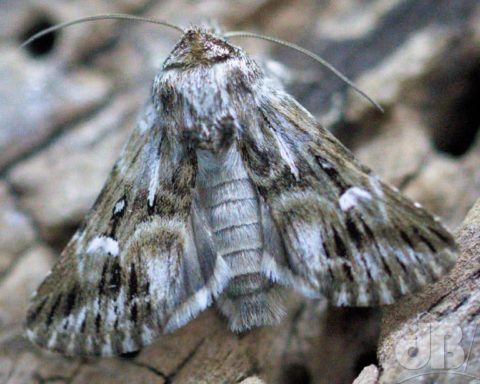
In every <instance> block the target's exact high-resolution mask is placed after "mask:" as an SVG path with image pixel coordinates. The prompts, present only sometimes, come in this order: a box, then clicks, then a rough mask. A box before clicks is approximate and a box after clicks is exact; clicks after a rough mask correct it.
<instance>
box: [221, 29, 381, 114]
mask: <svg viewBox="0 0 480 384" xmlns="http://www.w3.org/2000/svg"><path fill="white" fill-rule="evenodd" d="M224 36H225V37H226V38H231V37H253V38H256V39H260V40H265V41H269V42H271V43H275V44H279V45H283V46H284V47H288V48H292V49H294V50H296V51H298V52H300V53H303V54H304V55H306V56H308V57H310V58H312V59H313V60H315V61H316V62H317V63H320V64H321V65H323V66H324V67H326V68H327V69H329V70H330V71H331V72H333V73H334V74H335V76H337V77H338V78H340V79H341V80H343V81H344V82H345V83H346V84H347V85H348V86H350V87H351V88H353V89H354V90H355V91H356V92H358V93H359V94H360V95H361V96H363V97H364V98H365V99H367V100H368V101H369V102H370V103H371V104H372V105H373V106H375V107H376V108H377V109H378V110H379V111H380V112H382V113H383V112H384V110H383V108H382V107H381V106H380V104H379V103H377V102H376V101H375V100H374V99H373V98H372V97H370V96H368V94H367V93H365V92H364V91H362V90H361V89H360V88H359V87H358V86H357V85H356V84H355V83H354V82H353V81H352V80H350V79H349V78H348V77H347V76H345V75H344V74H343V73H341V72H340V71H339V70H338V69H336V68H335V67H334V66H333V65H332V64H330V63H329V62H328V61H326V60H325V59H322V58H321V57H320V56H318V55H316V54H315V53H313V52H311V51H309V50H308V49H305V48H303V47H301V46H299V45H297V44H294V43H290V42H288V41H285V40H280V39H277V38H275V37H270V36H266V35H260V34H257V33H253V32H243V31H232V32H227V33H225V34H224Z"/></svg>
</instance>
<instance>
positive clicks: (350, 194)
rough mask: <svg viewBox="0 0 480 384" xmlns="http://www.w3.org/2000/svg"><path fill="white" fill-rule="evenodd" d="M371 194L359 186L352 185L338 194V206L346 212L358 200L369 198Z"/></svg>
mask: <svg viewBox="0 0 480 384" xmlns="http://www.w3.org/2000/svg"><path fill="white" fill-rule="evenodd" d="M371 198H372V195H371V194H370V193H368V192H367V191H365V190H364V189H361V188H359V187H352V188H349V189H347V190H346V191H345V192H344V193H343V195H342V196H340V200H339V203H340V208H341V209H342V211H344V212H346V211H348V210H349V209H351V208H353V207H355V206H356V205H357V204H358V201H359V200H371Z"/></svg>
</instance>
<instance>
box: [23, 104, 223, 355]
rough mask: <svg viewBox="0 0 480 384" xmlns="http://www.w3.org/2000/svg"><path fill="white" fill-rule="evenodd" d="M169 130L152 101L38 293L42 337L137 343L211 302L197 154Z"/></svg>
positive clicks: (35, 326)
mask: <svg viewBox="0 0 480 384" xmlns="http://www.w3.org/2000/svg"><path fill="white" fill-rule="evenodd" d="M162 131H163V130H162V128H161V124H160V123H158V121H157V114H156V112H155V110H154V109H153V107H152V106H151V105H148V106H147V108H146V111H145V114H144V119H143V120H142V121H141V122H140V124H139V125H138V127H137V128H136V130H135V131H134V132H133V134H132V136H131V137H130V139H129V141H128V142H127V145H126V147H125V148H124V150H123V152H122V154H121V156H120V158H119V160H118V161H117V163H116V164H115V166H114V168H113V170H112V173H111V175H110V177H109V179H108V181H107V183H106V185H105V187H104V189H103V190H102V192H101V194H100V196H99V197H98V199H97V201H96V203H95V205H94V207H93V208H92V210H91V212H90V214H89V215H88V217H87V219H86V221H85V223H86V224H85V225H84V226H82V227H81V228H80V229H79V230H78V231H77V233H76V234H75V235H74V236H73V238H72V239H71V241H70V242H69V244H68V245H67V247H66V248H65V250H64V251H63V253H62V255H61V257H60V260H59V261H58V262H57V264H56V265H55V266H54V267H53V270H52V272H51V274H50V275H49V276H48V277H47V278H46V279H45V281H44V282H43V283H42V284H41V286H40V288H39V289H38V291H37V293H36V295H35V296H34V298H33V302H32V304H31V307H30V309H29V312H28V315H27V334H28V336H29V338H30V339H31V340H32V341H34V342H35V343H37V344H39V345H41V346H43V347H46V348H48V349H51V350H55V351H60V352H63V353H65V354H71V355H112V354H119V353H125V352H130V351H134V350H137V349H139V348H140V347H142V346H143V345H146V344H149V343H151V342H152V340H153V339H154V337H155V336H156V335H157V334H159V333H160V332H162V331H165V330H166V329H168V330H173V329H175V328H176V327H178V326H180V325H182V324H183V323H185V322H187V321H188V320H189V319H190V318H192V317H193V316H195V315H196V314H197V313H198V312H199V311H200V310H202V309H204V308H205V307H206V306H207V305H208V304H209V303H210V302H211V300H212V298H211V296H212V295H211V294H212V292H213V291H215V289H216V284H217V283H218V281H215V279H213V278H212V275H213V270H214V268H215V265H214V264H215V255H214V252H213V250H212V247H210V246H209V244H208V243H207V244H203V245H202V248H203V249H202V251H203V253H202V255H200V256H201V259H199V258H198V256H199V255H197V252H196V246H195V242H194V238H193V237H194V235H193V231H192V226H193V225H194V224H193V222H194V221H198V220H201V218H199V217H197V215H196V210H195V206H194V205H192V192H191V190H192V188H193V186H194V184H195V172H196V160H195V157H194V154H192V153H190V152H189V151H187V150H186V149H185V148H184V147H183V146H182V145H180V144H178V143H174V142H172V141H171V140H169V139H167V137H166V136H165V135H164V134H163V132H162ZM191 212H192V213H193V214H192V215H191ZM197 227H198V228H200V229H201V225H198V223H197ZM204 243H205V241H204Z"/></svg>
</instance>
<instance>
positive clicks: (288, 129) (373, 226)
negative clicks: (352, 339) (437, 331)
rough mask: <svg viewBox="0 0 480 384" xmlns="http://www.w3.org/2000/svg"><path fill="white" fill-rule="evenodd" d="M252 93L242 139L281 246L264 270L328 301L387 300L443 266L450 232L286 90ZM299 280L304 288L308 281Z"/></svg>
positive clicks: (450, 258) (448, 260) (449, 252)
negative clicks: (253, 109)
mask: <svg viewBox="0 0 480 384" xmlns="http://www.w3.org/2000/svg"><path fill="white" fill-rule="evenodd" d="M268 95H269V97H268V98H266V97H265V98H263V99H259V100H258V105H259V113H258V116H256V117H252V120H251V125H250V126H248V127H246V128H245V130H244V132H243V134H242V136H241V137H240V139H239V145H240V148H241V151H242V157H243V160H244V162H245V165H246V168H247V170H248V172H249V175H250V177H251V179H252V181H253V183H254V184H255V185H256V186H257V188H258V190H259V193H260V195H261V196H262V197H263V199H264V200H265V202H266V205H267V206H268V208H269V210H270V213H271V216H272V218H273V220H274V222H275V224H276V226H277V228H278V231H279V233H280V235H281V238H282V240H283V243H284V246H285V249H286V260H285V261H284V262H283V264H285V265H284V266H281V265H280V264H279V263H278V260H277V263H275V264H271V263H270V270H268V266H267V270H266V271H265V273H266V274H267V275H269V276H271V278H274V279H277V280H279V281H280V282H283V283H284V284H294V285H295V286H297V284H295V282H294V281H292V277H291V276H292V274H293V276H297V277H301V278H302V279H301V280H300V281H303V280H305V279H306V280H307V281H308V282H309V283H310V284H311V286H313V287H315V290H316V291H317V293H320V294H321V295H324V296H326V297H328V298H329V299H330V300H331V302H332V303H333V304H334V305H358V306H366V305H375V304H388V303H392V302H393V301H394V300H395V299H396V298H398V297H399V296H401V295H403V294H406V293H409V292H413V291H415V290H417V289H418V288H419V287H421V286H422V285H424V284H426V283H429V282H432V281H434V280H436V279H438V278H439V276H441V275H442V274H444V273H445V272H446V271H448V270H449V269H450V268H451V267H452V266H453V265H454V263H455V254H456V248H455V244H454V241H453V239H452V236H451V235H450V234H449V233H448V232H447V231H446V230H445V229H444V228H443V227H442V225H441V224H440V223H439V222H438V221H437V220H436V219H434V218H433V217H432V216H431V215H430V214H429V213H428V212H426V211H425V210H424V209H422V208H421V207H420V206H418V205H416V204H413V203H412V202H410V201H409V200H407V199H406V198H404V197H403V196H402V195H401V194H400V193H399V192H398V191H396V190H394V189H393V188H392V187H390V186H388V185H386V184H384V183H382V182H381V181H379V179H378V178H377V177H376V176H374V175H373V174H372V173H371V172H370V170H368V169H367V168H366V167H364V166H362V165H360V164H359V163H358V162H357V161H356V160H355V159H354V158H353V156H352V154H351V153H350V152H349V151H348V150H347V149H346V148H345V147H344V146H343V145H342V144H341V143H340V142H338V141H337V140H336V139H335V138H334V137H333V136H332V135H331V134H330V133H329V132H328V131H327V130H325V129H324V128H322V127H321V126H320V125H319V124H318V123H317V122H316V121H315V119H314V118H313V117H312V116H311V115H310V114H309V113H308V112H307V111H306V110H305V109H304V108H303V107H302V106H300V105H299V104H298V103H297V102H296V101H294V100H293V99H292V98H291V97H290V96H288V95H286V94H284V93H282V92H276V91H274V90H271V91H269V92H268ZM301 286H304V284H303V285H302V284H301Z"/></svg>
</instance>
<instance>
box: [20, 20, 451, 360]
mask: <svg viewBox="0 0 480 384" xmlns="http://www.w3.org/2000/svg"><path fill="white" fill-rule="evenodd" d="M272 84H273V83H272V82H270V81H266V79H265V76H264V74H263V73H262V71H261V69H260V68H259V67H258V66H257V65H256V64H255V62H254V61H253V60H251V59H250V58H249V57H248V56H247V55H246V54H245V53H244V52H243V51H242V50H241V49H240V48H238V47H235V46H233V45H231V44H230V43H229V42H227V41H226V40H224V39H223V38H222V37H221V36H218V35H215V34H213V33H211V32H208V31H206V30H202V29H199V28H192V29H190V30H188V31H187V32H185V34H184V36H183V37H182V39H181V40H180V42H179V43H178V44H177V45H176V46H175V48H174V49H173V51H172V53H171V54H170V56H169V57H168V58H167V60H166V61H165V63H164V65H163V67H162V69H161V71H160V72H159V74H158V75H157V77H156V79H155V81H154V84H153V89H152V102H151V103H149V104H148V105H147V107H146V109H145V112H144V114H143V119H142V120H141V122H140V123H139V124H138V126H137V128H136V129H135V130H134V132H133V134H132V136H131V137H130V139H129V141H128V142H127V144H126V146H125V148H124V150H123V152H122V153H121V155H120V158H119V160H118V161H117V163H116V164H115V167H114V169H113V170H112V173H111V175H110V177H109V179H108V181H107V183H106V185H105V187H104V189H103V191H102V192H101V194H100V196H99V197H98V199H97V202H96V203H95V205H94V206H93V208H92V210H91V212H90V214H89V215H88V217H87V220H86V222H85V225H83V226H82V227H81V228H80V229H79V230H78V231H77V233H76V234H75V236H74V237H73V238H72V239H71V241H70V242H69V244H68V245H67V247H66V248H65V250H64V251H63V253H62V255H61V260H60V261H59V262H58V263H57V264H56V265H55V266H54V268H53V270H52V273H51V274H50V275H49V276H48V277H47V278H46V279H45V281H44V282H43V283H42V285H41V286H40V288H39V289H38V292H37V294H36V296H35V297H34V299H33V302H32V305H31V307H30V310H29V312H28V316H27V333H28V336H29V337H30V339H31V340H33V341H34V342H35V343H37V344H39V345H41V346H43V347H46V348H48V349H51V350H55V351H61V352H63V353H66V354H72V355H111V354H119V353H125V352H130V351H134V350H137V349H139V348H141V347H142V346H144V345H147V344H149V343H151V342H152V341H153V340H154V338H155V337H156V336H158V335H159V334H161V333H164V332H169V331H173V330H175V329H177V328H178V327H180V326H182V325H184V324H185V323H187V322H188V321H189V320H191V319H192V318H194V317H195V316H196V315H197V314H198V313H199V312H200V311H202V310H204V309H205V308H207V307H208V306H209V305H210V304H212V303H213V302H215V304H216V306H217V307H218V308H219V310H220V311H221V313H222V314H223V315H224V316H225V317H226V318H227V319H228V322H229V326H230V328H231V329H232V330H234V331H244V330H248V329H250V328H252V327H256V326H262V325H268V324H274V323H276V322H278V321H279V320H280V319H281V318H282V316H283V314H284V312H283V307H282V299H281V292H282V289H283V288H284V287H290V288H292V289H297V290H299V291H300V292H302V293H304V294H307V295H309V296H316V297H321V296H324V297H326V298H328V299H329V300H330V302H331V303H332V304H333V305H354V306H368V305H377V304H389V303H392V302H393V301H394V300H395V299H396V298H398V297H400V296H401V295H404V294H407V293H410V292H414V291H416V290H417V289H419V288H420V287H421V286H422V285H424V284H426V283H429V282H432V281H435V280H436V279H438V278H439V277H440V276H441V275H442V274H444V273H445V272H446V271H448V270H449V269H450V268H451V267H452V265H453V264H454V262H455V244H454V242H453V240H452V237H451V235H450V234H449V233H448V232H447V231H446V230H445V229H444V228H443V227H442V226H441V224H440V223H439V222H438V221H436V220H435V219H434V218H433V217H432V216H431V215H430V214H428V213H427V212H426V211H425V210H424V209H422V208H420V207H418V206H416V205H414V204H413V203H411V202H410V201H409V200H407V199H406V198H404V197H403V196H401V195H400V194H399V193H398V192H397V191H395V190H394V189H392V188H391V187H389V186H387V185H385V184H383V183H382V182H381V181H380V180H379V179H378V178H377V177H376V176H375V175H373V174H372V173H371V172H370V170H368V169H367V168H365V167H364V166H362V165H360V164H359V163H357V161H356V160H355V159H354V158H353V156H352V155H351V153H350V152H349V151H348V150H347V149H345V148H344V147H343V146H342V145H341V144H340V143H339V142H338V141H337V140H336V139H335V138H334V137H333V136H332V135H331V134H330V133H329V132H328V131H326V130H325V129H324V128H322V127H321V126H320V125H319V124H318V123H317V122H316V121H315V119H314V118H313V117H312V116H311V115H310V114H309V113H308V112H307V111H306V110H305V109H304V108H303V107H302V106H300V105H299V104H298V103H297V102H296V101H295V100H293V98H292V97H291V96H289V95H288V94H287V93H285V92H284V91H282V90H277V89H275V88H273V87H274V86H273V85H272Z"/></svg>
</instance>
